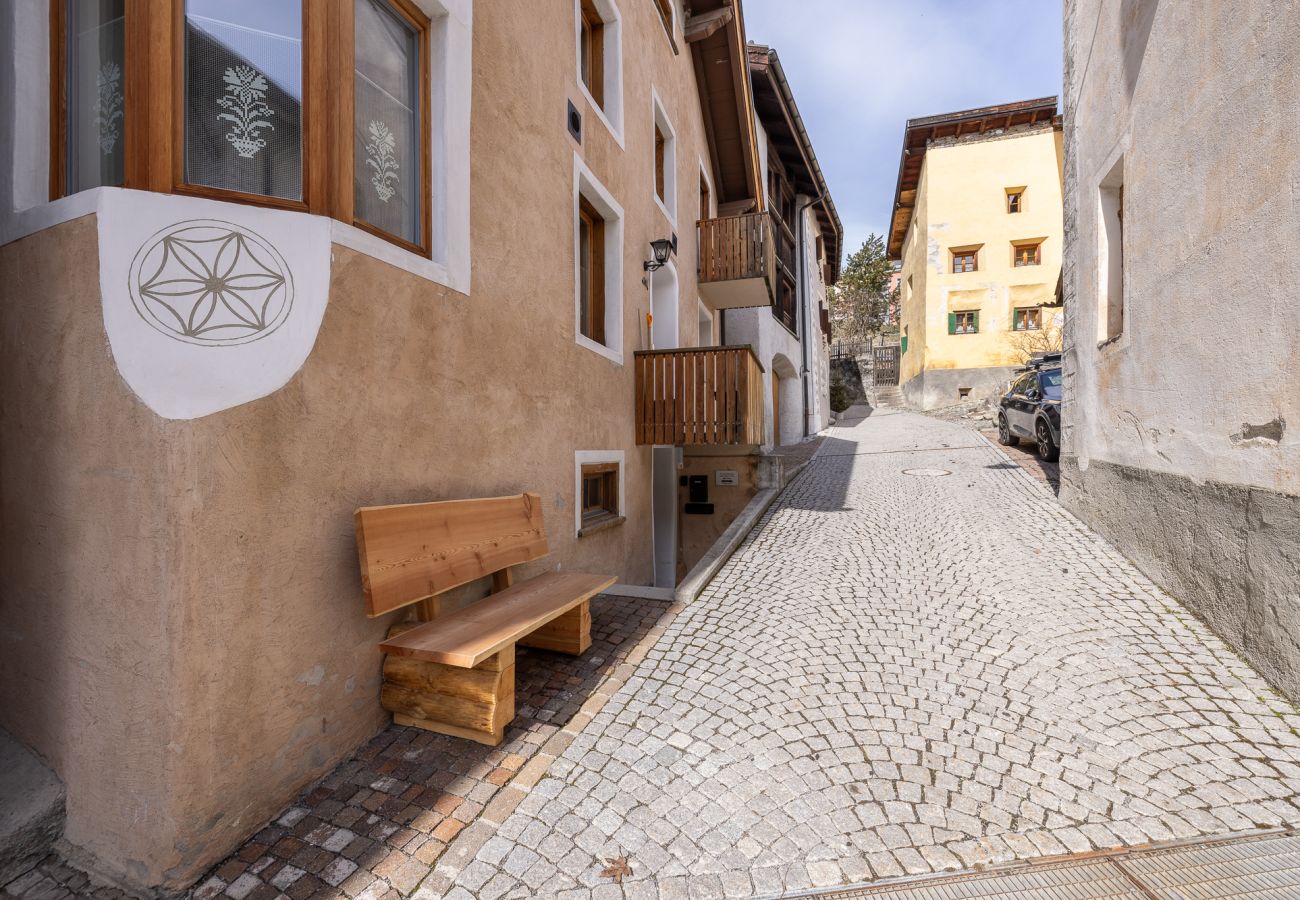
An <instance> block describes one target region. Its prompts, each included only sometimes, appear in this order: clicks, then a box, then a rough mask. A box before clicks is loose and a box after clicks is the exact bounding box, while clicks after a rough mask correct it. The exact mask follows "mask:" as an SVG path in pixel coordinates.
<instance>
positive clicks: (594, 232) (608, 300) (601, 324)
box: [573, 153, 623, 365]
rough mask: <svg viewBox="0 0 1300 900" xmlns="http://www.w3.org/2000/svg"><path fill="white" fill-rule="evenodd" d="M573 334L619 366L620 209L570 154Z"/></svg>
mask: <svg viewBox="0 0 1300 900" xmlns="http://www.w3.org/2000/svg"><path fill="white" fill-rule="evenodd" d="M573 170H574V171H573V177H574V197H573V238H574V277H575V279H576V281H575V285H574V303H573V307H574V338H575V340H576V341H577V343H578V344H579V345H581V346H583V347H586V348H587V349H588V350H591V351H593V352H595V353H599V354H600V355H601V356H604V357H606V358H607V359H609V360H611V361H612V362H614V363H617V364H618V365H622V364H623V208H622V207H621V206H619V204H618V202H617V201H616V200H615V199H614V198H613V196H612V195H611V194H610V193H609V191H608V190H606V189H605V187H604V185H602V184H601V183H600V182H599V181H597V180H596V178H595V176H594V175H592V173H591V170H590V169H588V168H587V167H586V165H585V164H584V163H583V161H582V157H580V156H579V155H578V154H576V153H575V154H574V157H573Z"/></svg>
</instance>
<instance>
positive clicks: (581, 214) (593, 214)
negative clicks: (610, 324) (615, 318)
mask: <svg viewBox="0 0 1300 900" xmlns="http://www.w3.org/2000/svg"><path fill="white" fill-rule="evenodd" d="M578 330H579V332H580V333H581V334H582V335H583V336H584V337H588V338H590V339H591V340H593V341H595V342H596V343H598V344H603V343H605V219H604V217H602V216H601V214H600V213H599V212H597V211H596V208H595V207H594V206H592V205H591V203H590V202H589V201H588V200H587V199H586V198H585V197H582V198H579V200H578Z"/></svg>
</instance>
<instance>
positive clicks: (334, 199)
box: [49, 0, 433, 259]
mask: <svg viewBox="0 0 1300 900" xmlns="http://www.w3.org/2000/svg"><path fill="white" fill-rule="evenodd" d="M380 2H384V3H387V4H388V6H389V7H390V8H391V9H392V10H393V11H394V12H395V13H397V14H398V15H400V16H402V17H403V18H404V19H405V20H406V21H408V22H410V23H411V24H412V25H413V26H414V27H415V28H416V29H417V30H418V32H419V35H420V42H419V51H418V52H419V54H420V60H419V63H420V77H419V85H418V87H419V91H420V97H419V104H420V105H419V109H420V143H421V151H420V169H421V171H420V207H421V208H420V232H421V235H420V237H421V240H420V242H419V243H418V244H417V243H413V242H411V241H407V240H405V239H403V238H401V237H398V236H397V235H393V234H390V233H388V232H386V231H384V230H383V229H381V228H378V227H376V226H373V225H370V224H369V223H368V222H364V221H361V220H359V219H357V218H356V216H355V215H354V212H355V200H354V197H353V192H354V189H355V188H354V185H353V173H354V171H355V164H356V160H355V159H354V154H353V146H352V144H353V139H354V135H353V127H354V118H355V108H354V102H355V91H354V88H353V79H354V77H355V74H354V72H355V46H354V41H355V31H354V23H355V20H354V9H355V5H354V4H355V0H303V21H302V41H303V101H302V199H301V200H289V199H285V198H283V197H267V196H264V195H261V194H248V193H244V192H242V191H232V190H228V189H225V188H215V187H208V186H205V185H194V184H189V183H187V182H186V181H185V115H184V112H185V0H128V2H127V4H126V12H125V22H124V26H125V41H124V44H125V57H126V59H125V63H124V65H123V86H122V87H123V96H124V110H123V114H124V119H123V154H124V165H123V178H122V182H121V185H120V186H121V187H126V188H132V189H135V190H142V191H152V192H154V193H160V194H180V195H184V196H193V197H204V198H207V199H210V200H219V201H223V202H228V203H240V204H245V205H248V206H259V207H270V208H274V209H285V210H291V211H295V212H308V213H314V214H317V215H323V216H329V217H331V218H333V219H337V220H338V221H341V222H344V223H346V224H349V225H352V226H354V227H356V228H358V229H360V230H362V231H365V232H367V233H370V234H373V235H375V236H377V237H380V238H382V239H384V240H386V241H389V242H390V243H393V244H395V245H397V246H399V247H401V248H403V249H405V250H408V251H410V252H411V253H415V254H417V255H419V256H422V257H424V258H426V259H429V258H432V246H433V239H432V238H433V222H432V214H433V203H432V193H433V191H432V184H431V181H430V179H431V175H432V159H433V150H432V147H433V144H432V134H433V123H432V115H431V110H432V103H431V100H432V66H431V42H432V34H431V27H432V23H431V21H430V20H429V18H428V17H427V16H426V15H425V14H424V13H423V11H421V10H420V8H419V7H418V6H417V5H416V4H415V3H414V2H412V0H380ZM49 3H50V16H49V18H50V121H49V135H50V154H49V158H50V178H49V182H50V184H49V188H50V190H49V194H50V199H51V200H57V199H59V198H61V197H63V196H66V191H67V140H68V134H67V87H68V86H67V83H66V81H67V53H66V46H67V37H66V33H67V27H68V22H67V16H66V9H65V5H64V4H65V0H49Z"/></svg>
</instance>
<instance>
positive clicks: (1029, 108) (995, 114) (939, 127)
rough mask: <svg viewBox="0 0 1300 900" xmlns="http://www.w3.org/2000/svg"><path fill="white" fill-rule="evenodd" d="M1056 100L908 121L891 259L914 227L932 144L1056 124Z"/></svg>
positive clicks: (896, 256)
mask: <svg viewBox="0 0 1300 900" xmlns="http://www.w3.org/2000/svg"><path fill="white" fill-rule="evenodd" d="M1056 109H1057V98H1056V97H1040V98H1038V99H1037V100H1021V101H1019V102H1017V103H1002V104H999V105H997V106H981V107H979V108H977V109H964V110H961V111H960V112H951V113H943V114H942V115H938V116H926V117H924V118H920V119H908V120H907V127H906V129H905V130H904V132H903V153H902V157H901V158H900V159H899V161H898V183H897V185H896V187H895V188H894V209H893V213H892V215H891V217H890V221H889V258H890V259H900V258H901V257H902V255H903V241H904V240H905V239H906V238H907V229H908V227H909V226H910V225H911V224H912V210H913V209H914V208H915V206H916V189H917V185H919V184H920V181H921V166H922V164H923V163H924V162H925V151H926V148H927V147H928V146H929V145H930V142H931V141H933V140H937V139H939V138H947V137H961V136H963V135H968V134H987V133H989V132H997V131H1005V130H1006V129H1008V128H1012V127H1014V126H1017V125H1033V124H1037V123H1039V122H1056V121H1058V120H1057V112H1056Z"/></svg>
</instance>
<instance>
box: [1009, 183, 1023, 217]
mask: <svg viewBox="0 0 1300 900" xmlns="http://www.w3.org/2000/svg"><path fill="white" fill-rule="evenodd" d="M1024 211H1025V189H1024V188H1007V214H1008V215H1017V214H1019V213H1022V212H1024Z"/></svg>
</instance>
